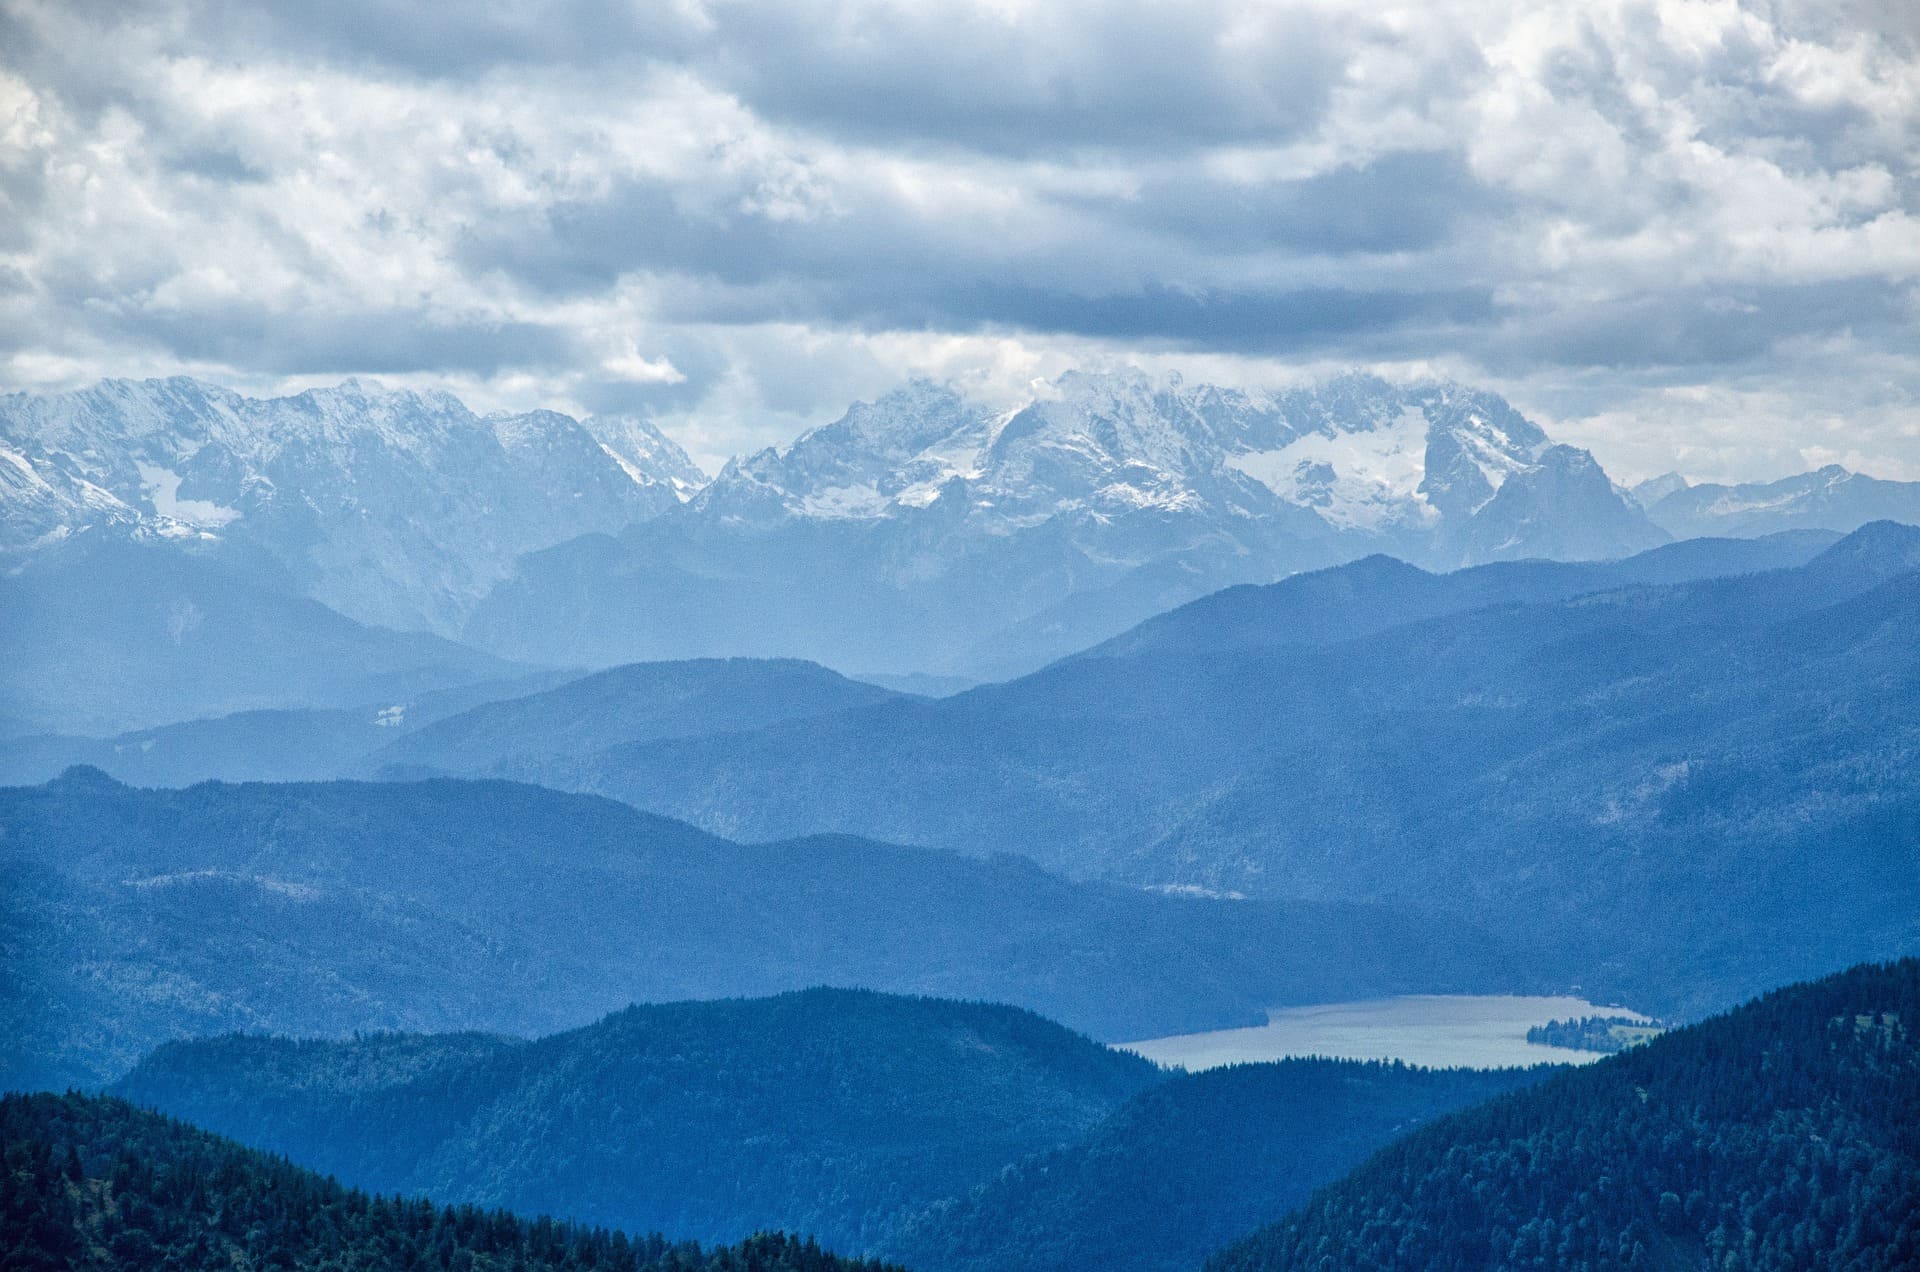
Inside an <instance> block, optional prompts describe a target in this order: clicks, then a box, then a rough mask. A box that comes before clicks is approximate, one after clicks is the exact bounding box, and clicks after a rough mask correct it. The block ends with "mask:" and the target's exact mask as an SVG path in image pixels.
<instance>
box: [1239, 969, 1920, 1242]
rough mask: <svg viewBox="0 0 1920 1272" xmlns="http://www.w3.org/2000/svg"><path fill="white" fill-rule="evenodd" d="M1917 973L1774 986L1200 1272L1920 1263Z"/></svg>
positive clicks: (1538, 1098)
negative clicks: (1773, 989) (1775, 988)
mask: <svg viewBox="0 0 1920 1272" xmlns="http://www.w3.org/2000/svg"><path fill="white" fill-rule="evenodd" d="M1917 1025H1920V962H1917V961H1914V960H1911V959H1909V960H1905V961H1902V962H1899V963H1894V964H1884V965H1868V966H1862V967H1857V968H1854V969H1853V970H1851V971H1848V972H1844V973H1841V974H1840V975H1837V976H1833V977H1830V978H1828V979H1826V980H1822V981H1818V982H1816V983H1813V984H1808V985H1797V986H1793V987H1791V988H1788V989H1783V990H1780V991H1778V992H1776V993H1772V994H1769V995H1767V996H1766V997H1764V998H1762V999H1760V1000H1759V1001H1757V1002H1754V1003H1751V1004H1749V1005H1747V1006H1745V1007H1741V1008H1739V1009H1738V1010H1736V1011H1733V1012H1731V1013H1729V1014H1727V1015H1725V1016H1721V1017H1717V1018H1715V1019H1712V1020H1708V1021H1706V1022H1704V1023H1702V1024H1699V1025H1695V1026H1692V1027H1690V1028H1686V1029H1680V1030H1676V1031H1674V1032H1672V1033H1669V1034H1666V1035H1664V1036H1662V1037H1660V1038H1657V1039H1655V1040H1653V1041H1652V1042H1650V1043H1648V1044H1647V1045H1646V1046H1644V1047H1637V1048H1634V1049H1633V1050H1631V1051H1628V1052H1625V1053H1623V1054H1621V1055H1618V1056H1614V1057H1611V1058H1609V1059H1607V1060H1604V1061H1601V1062H1599V1063H1597V1064H1594V1065H1592V1066H1590V1067H1588V1068H1583V1069H1576V1070H1572V1071H1569V1072H1566V1073H1563V1074H1561V1075H1560V1076H1558V1077H1555V1078H1553V1079H1551V1080H1550V1081H1547V1082H1545V1083H1542V1084H1541V1085H1539V1086H1537V1087H1534V1088H1533V1089H1531V1090H1528V1091H1524V1092H1520V1093H1517V1094H1514V1095H1509V1096H1506V1097H1503V1098H1501V1099H1498V1100H1495V1101H1492V1102H1490V1103H1488V1104H1485V1105H1482V1106H1480V1107H1478V1108H1474V1109H1470V1110H1467V1111H1466V1112H1463V1113H1458V1114H1455V1115H1453V1116H1450V1117H1447V1118H1443V1119H1441V1120H1439V1121H1437V1122H1434V1123H1432V1124H1431V1125H1429V1126H1426V1127H1424V1128H1422V1129H1421V1130H1419V1131H1416V1132H1415V1133H1414V1134H1412V1135H1410V1136H1408V1137H1406V1138H1405V1139H1402V1140H1399V1141H1397V1142H1396V1143H1394V1144H1393V1145H1391V1146H1390V1147H1388V1148H1387V1149H1385V1150H1384V1151H1382V1152H1381V1153H1380V1154H1379V1155H1378V1156H1376V1157H1374V1158H1373V1159H1372V1160H1371V1161H1369V1162H1368V1163H1367V1164H1366V1165H1364V1166H1362V1167H1361V1168H1360V1169H1359V1170H1357V1171H1355V1172H1354V1173H1353V1174H1352V1175H1350V1176H1348V1177H1347V1178H1346V1179H1345V1180H1343V1181H1341V1182H1340V1183H1338V1184H1336V1185H1334V1186H1333V1187H1331V1188H1329V1189H1327V1190H1326V1191H1325V1192H1323V1193H1322V1194H1320V1195H1319V1196H1318V1197H1317V1198H1315V1199H1314V1201H1313V1202H1312V1203H1311V1204H1310V1205H1309V1206H1307V1207H1306V1208H1305V1209H1304V1210H1302V1211H1300V1212H1299V1213H1297V1214H1295V1215H1294V1216H1292V1217H1291V1218H1289V1219H1287V1220H1285V1221H1284V1222H1282V1223H1279V1224H1277V1225H1275V1226H1273V1227H1271V1228H1268V1229H1266V1230H1264V1231H1262V1232H1261V1233H1259V1234H1258V1235H1256V1236H1254V1237H1252V1238H1250V1239H1248V1240H1246V1241H1244V1242H1241V1243H1240V1244H1238V1245H1235V1246H1232V1247H1230V1248H1228V1249H1227V1250H1225V1251H1224V1252H1222V1253H1221V1254H1219V1255H1218V1256H1216V1257H1215V1258H1214V1259H1213V1260H1212V1261H1211V1262H1210V1263H1209V1264H1208V1268H1209V1272H1280V1270H1282V1269H1290V1268H1312V1269H1315V1270H1316V1272H1319V1270H1323V1269H1324V1270H1332V1269H1341V1268H1353V1269H1394V1268H1405V1269H1422V1270H1423V1272H1446V1270H1448V1269H1462V1270H1465V1269H1473V1270H1474V1272H1483V1270H1489V1269H1506V1268H1515V1269H1517V1268H1568V1269H1572V1268H1603V1267H1609V1268H1611V1267H1619V1268H1662V1269H1675V1270H1676V1272H1677V1270H1678V1269H1696V1268H1702V1267H1711V1268H1716V1269H1722V1268H1724V1269H1827V1268H1831V1269H1840V1268H1846V1269H1863V1270H1864V1269H1881V1268H1884V1269H1889V1270H1891V1269H1899V1268H1912V1267H1916V1266H1920V1035H1916V1033H1915V1029H1916V1026H1917Z"/></svg>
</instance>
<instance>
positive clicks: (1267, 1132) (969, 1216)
mask: <svg viewBox="0 0 1920 1272" xmlns="http://www.w3.org/2000/svg"><path fill="white" fill-rule="evenodd" d="M1550 1071H1551V1070H1549V1069H1544V1068H1540V1069H1505V1070H1495V1071H1492V1072H1482V1071H1476V1070H1464V1069H1452V1070H1431V1069H1413V1068H1408V1067H1406V1066H1404V1065H1399V1064H1380V1063H1362V1062H1359V1061H1353V1060H1283V1061H1280V1062H1279V1063H1276V1064H1252V1065H1236V1066H1233V1067H1230V1068H1224V1069H1213V1070H1209V1071H1207V1072H1205V1073H1196V1074H1192V1075H1183V1076H1179V1077H1174V1078H1170V1079H1169V1080H1167V1081H1166V1082H1163V1083H1161V1084H1160V1085H1158V1086H1155V1087H1152V1088H1150V1089H1148V1090H1146V1091H1144V1092H1142V1093H1141V1094H1139V1095H1137V1096H1135V1097H1134V1098H1133V1099H1131V1100H1129V1101H1128V1102H1127V1103H1126V1104H1124V1105H1122V1106H1121V1107H1120V1108H1119V1109H1117V1110H1116V1111H1115V1112H1114V1113H1113V1114H1112V1115H1111V1116H1110V1117H1108V1118H1107V1119H1106V1120H1105V1121H1103V1122H1102V1123H1100V1125H1099V1126H1097V1127H1095V1128H1094V1130H1093V1131H1092V1133H1091V1134H1089V1135H1088V1136H1087V1137H1086V1138H1085V1139H1083V1140H1081V1141H1079V1142H1078V1143H1076V1144H1073V1145H1070V1146H1068V1147H1066V1148H1062V1149H1057V1150H1055V1151H1053V1152H1050V1153H1042V1154H1038V1155H1036V1156H1034V1157H1031V1158H1028V1159H1027V1160H1026V1161H1023V1162H1020V1163H1018V1164H1015V1165H1010V1166H1009V1167H1007V1168H1006V1169H1004V1170H1002V1171H1000V1172H998V1173H997V1174H996V1175H994V1176H993V1177H991V1178H989V1179H986V1180H983V1181H982V1182H981V1183H980V1184H978V1185H976V1186H975V1187H974V1188H973V1189H971V1190H970V1191H969V1192H968V1193H966V1194H965V1195H963V1196H960V1197H957V1198H951V1199H948V1200H945V1201H942V1202H940V1203H937V1204H935V1205H933V1206H931V1207H929V1208H928V1209H927V1210H925V1211H924V1212H922V1213H921V1214H919V1215H917V1216H914V1217H913V1218H912V1219H910V1220H908V1221H907V1222H906V1223H904V1224H902V1225H901V1227H900V1228H899V1230H898V1231H896V1232H895V1233H893V1234H892V1235H890V1236H889V1237H888V1238H887V1239H886V1240H884V1241H883V1242H881V1244H880V1246H879V1247H878V1252H879V1253H880V1254H881V1255H883V1256H884V1257H886V1258H889V1259H894V1260H897V1261H899V1262H901V1263H904V1264H906V1265H907V1266H909V1267H912V1268H914V1269H915V1272H1078V1270H1079V1269H1082V1268H1101V1269H1105V1270H1106V1272H1186V1270H1187V1269H1191V1268H1195V1267H1198V1266H1199V1265H1200V1263H1201V1262H1202V1261H1203V1260H1204V1259H1205V1258H1206V1256H1207V1255H1208V1254H1209V1253H1210V1252H1212V1251H1214V1250H1217V1249H1218V1248H1219V1247H1220V1246H1221V1245H1222V1244H1223V1243H1225V1242H1227V1241H1231V1240H1234V1239H1235V1238H1237V1237H1240V1236H1243V1235H1245V1234H1246V1233H1248V1232H1250V1231H1252V1230H1253V1229H1255V1228H1257V1227H1259V1226H1260V1225H1261V1224H1263V1223H1267V1222H1270V1221H1272V1220H1273V1219H1274V1218H1275V1217H1277V1216H1279V1215H1282V1214H1284V1213H1286V1212H1287V1211H1289V1210H1291V1209H1292V1208H1293V1207H1295V1206H1297V1205H1299V1204H1300V1203H1301V1202H1303V1201H1305V1200H1306V1199H1307V1198H1308V1197H1309V1196H1310V1195H1311V1194H1312V1193H1313V1191H1314V1190H1315V1189H1317V1188H1319V1187H1321V1186H1322V1185H1324V1184H1325V1183H1326V1182H1327V1181H1328V1180H1331V1179H1334V1178H1337V1177H1338V1176H1339V1175H1340V1173H1341V1172H1342V1171H1345V1170H1347V1169H1349V1168H1350V1167H1352V1166H1353V1165H1354V1164H1356V1163H1357V1162H1360V1161H1361V1160H1363V1159H1364V1158H1366V1157H1367V1155H1368V1154H1370V1153H1372V1152H1373V1151H1375V1150H1376V1149H1378V1148H1379V1147H1381V1146H1382V1145H1383V1144H1386V1143H1387V1142H1388V1141H1390V1140H1392V1139H1393V1138H1394V1137H1395V1136H1397V1135H1402V1134H1405V1133H1406V1132H1407V1131H1409V1130H1411V1129H1412V1128H1414V1127H1416V1126H1418V1125H1420V1124H1421V1123H1423V1122H1426V1121H1429V1120H1431V1119H1432V1118H1433V1117H1435V1116H1437V1115H1439V1114H1442V1113H1447V1112H1450V1111H1452V1110H1454V1109H1458V1108H1462V1107H1464V1106H1466V1105H1469V1104H1474V1103H1478V1102H1479V1101H1481V1100H1484V1099H1487V1098H1488V1097H1490V1096H1493V1095H1497V1094H1500V1093H1502V1092H1506V1091H1511V1090H1513V1089H1515V1088H1516V1087H1521V1086H1526V1085H1529V1084H1531V1083H1533V1082H1537V1081H1540V1080H1541V1079H1542V1078H1543V1077H1544V1076H1545V1074H1546V1073H1548V1072H1550Z"/></svg>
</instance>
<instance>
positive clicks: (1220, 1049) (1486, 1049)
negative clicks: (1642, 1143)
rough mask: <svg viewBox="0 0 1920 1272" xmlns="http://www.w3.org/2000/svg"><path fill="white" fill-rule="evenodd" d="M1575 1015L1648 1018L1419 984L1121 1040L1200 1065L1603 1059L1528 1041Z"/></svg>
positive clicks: (1170, 1060)
mask: <svg viewBox="0 0 1920 1272" xmlns="http://www.w3.org/2000/svg"><path fill="white" fill-rule="evenodd" d="M1575 1016H1631V1017H1633V1018H1634V1019H1636V1020H1644V1019H1646V1017H1644V1016H1641V1015H1640V1014H1639V1013H1638V1012H1633V1011H1628V1010H1627V1009H1626V1008H1624V1007H1599V1006H1595V1005H1594V1004H1593V1003H1590V1002H1588V1001H1587V1000H1586V999H1584V998H1572V997H1538V996H1533V997H1528V996H1521V995H1514V994H1478V995H1467V994H1419V995H1409V996H1406V997H1401V998H1378V999H1373V1000H1370V1001H1367V1002H1357V1003H1323V1004H1320V1005H1318V1006H1314V1007H1281V1008H1276V1009H1274V1010H1273V1011H1270V1012H1268V1013H1267V1023H1266V1024H1264V1025H1254V1026H1250V1027H1248V1028H1245V1029H1216V1030H1214V1031H1212V1032H1210V1033H1196V1034H1176V1035H1174V1036H1172V1037H1168V1038H1150V1039H1147V1040H1145V1041H1143V1042H1127V1043H1121V1044H1119V1045H1120V1046H1121V1047H1123V1048H1125V1049H1126V1050H1128V1051H1134V1052H1138V1053H1139V1054H1141V1055H1143V1056H1145V1057H1146V1058H1147V1059H1149V1060H1152V1061H1155V1062H1157V1063H1159V1064H1164V1065H1178V1066H1180V1067H1182V1068H1185V1069H1194V1070H1197V1069H1213V1068H1218V1067H1219V1066H1221V1065H1223V1064H1241V1063H1246V1062H1250V1061H1259V1060H1279V1059H1282V1058H1284V1057H1286V1056H1335V1057H1339V1058H1342V1059H1352V1060H1404V1061H1406V1062H1407V1063H1408V1064H1420V1065H1426V1066H1428V1067H1429V1068H1435V1069H1461V1068H1479V1069H1487V1068H1500V1067H1504V1066H1508V1065H1531V1064H1541V1063H1558V1064H1587V1063H1590V1062H1592V1061H1594V1060H1598V1059H1600V1058H1601V1056H1600V1053H1599V1052H1595V1051H1573V1050H1570V1049H1568V1048H1565V1047H1544V1046H1539V1045H1536V1044H1534V1043H1530V1042H1528V1041H1527V1030H1528V1029H1529V1028H1531V1027H1532V1026H1534V1025H1544V1024H1546V1023H1547V1022H1548V1021H1549V1020H1566V1019H1568V1018H1569V1017H1575Z"/></svg>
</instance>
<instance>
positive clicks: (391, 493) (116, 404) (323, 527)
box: [0, 377, 697, 632]
mask: <svg viewBox="0 0 1920 1272" xmlns="http://www.w3.org/2000/svg"><path fill="white" fill-rule="evenodd" d="M648 440H649V445H650V446H651V448H652V450H651V458H649V453H647V452H642V451H639V450H638V449H635V451H634V454H633V455H632V456H631V457H629V458H628V459H626V461H625V462H622V460H621V459H620V458H619V457H616V456H615V455H613V454H610V453H609V449H608V448H607V447H606V446H605V445H603V444H602V443H601V442H600V441H598V440H597V439H596V438H595V436H594V435H593V434H592V433H590V432H589V431H588V430H587V429H586V428H585V427H583V426H582V425H581V424H580V423H579V422H578V421H576V420H574V419H572V418H571V417H569V416H566V415H562V414H559V413H557V412H552V411H534V412H529V413H527V414H523V415H496V416H492V417H489V418H487V419H481V418H480V417H478V416H476V415H474V414H473V412H471V411H469V410H468V409H467V408H466V406H465V405H464V404H463V403H462V402H461V401H460V400H459V399H458V398H456V397H454V396H452V395H451V394H447V393H439V392H427V393H421V392H415V391H412V390H406V389H390V388H386V387H384V386H382V385H380V384H378V383H376V382H373V381H361V380H347V381H344V382H342V383H340V384H338V385H334V386H332V387H330V388H316V389H310V390H308V391H306V392H304V393H299V394H295V395H293V396H290V397H282V398H249V397H244V396H242V395H240V394H237V393H233V392H231V391H229V390H226V389H223V388H220V387H218V386H215V385H209V384H205V383H203V382H200V381H197V380H192V379H187V378H183V377H176V378H173V379H166V380H105V381H102V382H101V383H99V384H97V385H94V386H93V387H91V388H88V389H84V390H80V391H78V392H75V393H64V394H49V395H34V394H18V395H13V396H9V397H5V398H0V555H13V556H17V555H19V554H22V553H27V552H32V551H34V550H36V548H37V546H39V545H42V544H44V543H46V542H48V541H49V540H50V539H57V538H59V537H63V536H66V535H70V534H73V533H76V532H78V531H80V530H83V529H111V530H117V531H119V532H122V533H135V532H137V533H138V534H140V535H141V536H143V537H163V538H173V539H193V540H196V541H207V542H211V543H214V544H216V545H218V547H219V548H220V549H221V550H227V551H233V552H237V553H240V554H242V555H245V556H248V557H249V558H250V559H254V560H256V561H257V560H259V559H260V557H261V556H264V557H265V559H266V560H269V561H271V562H273V563H275V566H276V568H278V569H279V570H280V571H282V572H283V573H284V575H285V576H286V577H287V578H290V579H291V580H293V581H294V583H295V585H296V586H298V587H300V588H301V589H302V590H304V591H305V592H306V594H308V595H310V596H312V597H314V598H315V599H318V600H321V601H324V602H326V603H327V604H329V605H332V606H334V607H335V608H337V609H340V610H342V611H343V612H345V613H347V614H349V615H351V616H352V617H355V618H358V619H361V620H362V621H366V622H374V623H380V624H383V625H386V626H395V627H403V628H429V629H434V630H439V631H442V632H451V631H453V630H456V629H457V627H458V625H459V623H460V621H461V619H462V618H463V616H464V614H465V612H466V611H467V610H468V609H469V608H470V607H471V606H472V605H473V604H474V603H476V602H477V601H478V600H479V598H480V597H481V596H483V595H484V594H485V593H486V591H487V590H488V589H490V588H491V587H492V585H493V584H494V583H495V582H497V581H498V580H500V579H501V578H504V577H506V575H507V574H508V573H509V572H510V571H511V569H512V566H513V562H514V560H515V559H516V558H517V557H518V556H519V555H520V554H521V553H524V552H528V551H533V550H537V549H539V548H544V547H548V546H551V545H553V544H555V543H557V542H560V541H561V540H564V539H567V538H571V537H573V536H575V535H579V534H583V533H587V532H589V531H603V532H611V531H615V530H618V529H621V528H622V527H624V526H626V525H628V524H631V523H632V522H634V521H637V520H641V519H644V518H646V517H650V516H654V515H657V514H658V513H659V512H661V511H664V510H665V509H666V508H668V507H670V506H673V505H674V504H676V503H677V502H678V498H677V496H676V494H675V490H676V487H675V485H674V483H675V482H676V481H686V480H688V479H689V474H693V475H697V470H695V469H693V467H692V465H691V464H690V463H689V462H688V461H687V459H686V456H685V454H684V453H683V452H681V451H680V450H679V448H678V447H676V446H674V445H673V444H672V443H671V442H670V441H668V440H667V439H666V438H664V437H662V436H660V435H659V434H658V433H653V434H652V435H651V437H650V438H649V439H648ZM655 461H657V462H655Z"/></svg>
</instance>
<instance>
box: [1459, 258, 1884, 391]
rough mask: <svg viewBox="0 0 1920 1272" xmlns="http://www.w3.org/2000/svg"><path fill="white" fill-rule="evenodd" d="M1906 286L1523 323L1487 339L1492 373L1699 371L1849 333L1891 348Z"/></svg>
mask: <svg viewBox="0 0 1920 1272" xmlns="http://www.w3.org/2000/svg"><path fill="white" fill-rule="evenodd" d="M1914 301H1915V293H1914V289H1913V287H1912V285H1911V284H1901V283H1892V282H1887V281H1883V280H1878V279H1848V280H1842V281H1835V282H1822V283H1805V284H1795V285H1770V286H1750V287H1734V288H1724V287H1723V288H1712V289H1705V288H1678V289H1675V290H1674V291H1670V292H1662V293H1660V294H1658V295H1646V296H1630V297H1624V298H1620V299H1616V300H1608V301H1600V302H1595V303H1591V304H1586V305H1580V306H1567V307H1564V308H1560V309H1557V310H1555V311H1554V312H1552V313H1548V314H1543V315H1537V316H1532V317H1529V318H1528V319H1527V320H1526V321H1525V323H1523V324H1520V325H1518V326H1516V327H1514V328H1512V329H1510V330H1508V331H1505V332H1502V333H1501V334H1499V335H1497V336H1494V337H1492V338H1490V339H1489V340H1488V341H1487V344H1486V349H1485V356H1486V359H1487V361H1488V362H1489V363H1490V364H1492V365H1495V366H1499V367H1502V368H1504V369H1508V370H1517V371H1525V370H1530V369H1533V368H1535V367H1537V366H1539V365H1543V364H1545V365H1557V366H1566V367H1605V368H1612V369H1616V370H1629V369H1634V368H1645V369H1659V368H1676V367H1685V368H1700V367H1712V366H1732V365H1738V364H1743V363H1749V362H1755V361H1758V360H1762V359H1765V358H1767V357H1768V356H1770V355H1772V354H1774V353H1775V352H1776V351H1778V350H1779V349H1780V348H1781V346H1782V344H1783V343H1784V342H1787V341H1792V340H1795V339H1800V338H1805V337H1818V336H1823V335H1832V334H1834V333H1847V334H1848V335H1850V336H1855V337H1861V338H1865V339H1868V340H1871V341H1881V340H1887V341H1895V340H1898V339H1900V338H1901V337H1902V335H1903V334H1904V333H1908V332H1910V331H1911V329H1912V324H1913V319H1914Z"/></svg>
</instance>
